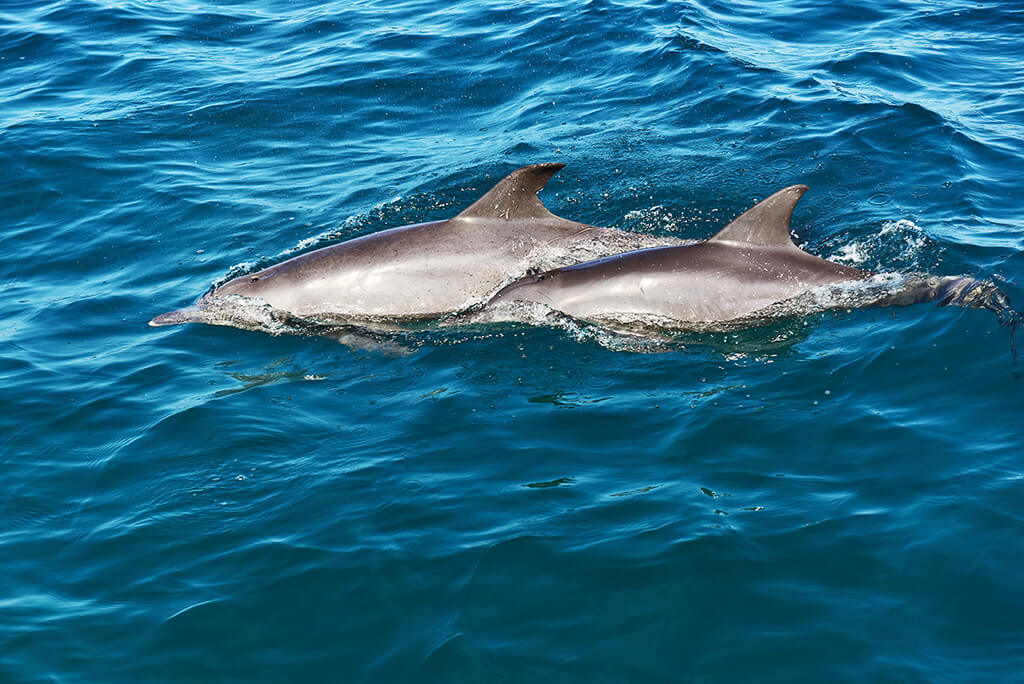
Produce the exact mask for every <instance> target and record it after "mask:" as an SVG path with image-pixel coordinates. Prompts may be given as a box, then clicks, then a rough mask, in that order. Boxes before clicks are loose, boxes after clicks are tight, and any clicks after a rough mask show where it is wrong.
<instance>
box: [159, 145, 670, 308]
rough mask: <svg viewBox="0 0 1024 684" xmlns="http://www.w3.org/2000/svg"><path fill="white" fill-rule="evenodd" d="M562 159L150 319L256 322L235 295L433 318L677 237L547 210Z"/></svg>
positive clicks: (267, 303)
mask: <svg viewBox="0 0 1024 684" xmlns="http://www.w3.org/2000/svg"><path fill="white" fill-rule="evenodd" d="M564 166H565V165H564V164H536V165H533V166H527V167H524V168H521V169H518V170H516V171H514V172H512V173H511V174H509V175H508V176H507V177H505V178H504V179H503V180H502V181H500V182H499V183H498V184H497V185H495V186H494V187H493V188H492V189H491V190H490V191H489V192H487V193H486V194H485V195H484V196H483V197H481V198H480V199H479V200H477V201H476V202H475V203H474V204H472V205H471V206H470V207H469V208H467V209H466V210H465V211H463V212H462V213H460V214H458V215H457V216H455V217H454V218H451V219H448V220H446V221H437V222H433V223H422V224H417V225H411V226H402V227H399V228H391V229H389V230H384V231H381V232H378V233H373V234H370V235H366V236H363V237H359V238H355V239H353V240H349V241H346V242H342V243H339V244H337V245H332V246H330V247H325V248H322V249H319V250H316V251H313V252H309V253H307V254H303V255H301V256H298V257H295V258H293V259H289V260H288V261H284V262H282V263H279V264H276V265H274V266H271V267H269V268H266V269H263V270H261V271H259V272H257V273H251V274H247V275H244V276H241V277H238V278H235V279H233V280H230V281H228V282H226V283H224V284H223V285H221V286H219V287H216V288H214V289H213V290H212V291H210V292H208V293H207V294H205V295H203V296H202V297H201V298H200V299H199V301H197V302H196V304H194V305H193V306H190V307H187V308H184V309H179V310H177V311H170V312H168V313H165V314H161V315H159V316H157V317H156V318H154V319H153V320H151V321H150V322H149V324H150V325H152V326H162V325H175V324H178V323H190V322H202V323H212V324H218V325H233V326H236V327H254V328H257V327H259V326H258V325H252V323H251V321H249V320H247V317H246V311H245V307H244V306H242V307H240V306H237V305H238V303H239V302H243V303H244V302H248V303H255V304H257V305H259V306H262V307H264V308H266V307H269V309H271V310H272V311H273V312H275V313H276V314H277V316H278V318H282V317H284V318H291V317H297V318H300V319H304V320H312V321H316V322H328V323H330V322H356V323H372V322H373V321H379V320H382V319H386V320H390V321H395V320H416V319H427V318H434V317H438V316H442V315H444V314H448V313H452V312H457V311H462V310H464V309H466V308H469V307H471V306H474V305H477V306H478V305H480V304H482V303H483V302H485V301H487V299H488V298H489V297H491V296H492V295H493V294H494V293H495V292H496V291H497V290H498V289H500V288H501V287H502V286H503V285H505V284H507V283H509V282H511V281H512V280H514V279H516V278H518V277H521V276H523V275H525V274H527V273H529V272H531V271H536V270H544V269H548V268H552V267H554V266H561V265H565V264H570V263H578V262H580V261H583V260H587V259H593V258H596V257H601V256H607V255H610V254H617V253H620V252H623V251H628V250H630V249H637V248H639V247H642V246H644V244H645V243H646V244H658V243H661V244H665V243H673V244H674V243H678V242H679V241H678V240H674V239H662V240H660V241H658V240H656V239H654V238H651V236H641V235H639V234H634V233H627V232H625V231H620V230H615V229H610V228H598V227H595V226H591V225H587V224H583V223H577V222H576V221H570V220H567V219H564V218H560V217H558V216H555V215H554V214H552V213H551V212H550V211H548V210H547V208H546V207H545V206H544V205H543V204H542V203H541V201H540V199H539V198H538V197H537V193H538V192H539V191H540V190H542V189H543V188H544V186H545V185H546V184H547V181H548V179H549V178H550V177H551V176H552V175H553V174H554V173H555V172H557V171H558V170H560V169H561V168H562V167H564ZM250 308H251V307H250Z"/></svg>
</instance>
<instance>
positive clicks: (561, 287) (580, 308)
mask: <svg viewBox="0 0 1024 684" xmlns="http://www.w3.org/2000/svg"><path fill="white" fill-rule="evenodd" d="M807 189H808V188H807V186H806V185H793V186H790V187H788V188H784V189H782V190H779V191H778V192H776V193H775V194H773V195H771V196H770V197H768V198H767V199H765V200H763V201H761V202H759V203H758V204H756V205H755V206H754V207H752V208H751V209H749V210H748V211H746V212H744V213H743V214H741V215H740V216H739V217H737V218H736V219H734V220H733V221H732V222H731V223H729V224H728V225H727V226H726V227H725V228H723V229H722V230H721V231H720V232H719V233H717V234H716V235H715V236H714V237H712V238H710V239H708V240H705V241H703V242H698V243H695V244H689V245H676V246H667V247H655V248H651V249H641V250H637V251H632V252H628V253H624V254H619V255H615V256H610V257H607V258H602V259H598V260H594V261H589V262H585V263H580V264H576V265H572V266H568V267H566V268H558V269H554V270H550V271H547V272H544V273H540V274H537V275H533V276H527V277H525V278H522V279H520V280H518V281H516V282H514V283H511V284H509V285H507V286H506V287H504V288H503V289H501V290H500V291H499V292H498V293H497V294H496V295H495V296H494V297H493V298H492V299H491V300H490V302H488V304H487V305H486V306H485V308H484V312H488V311H490V310H493V309H495V307H498V305H499V304H508V303H510V302H526V303H533V304H541V305H544V306H546V307H548V308H550V309H554V310H556V311H559V312H562V313H564V314H567V315H569V316H571V317H574V318H578V319H582V320H589V321H592V322H596V323H611V324H617V325H624V326H626V327H657V328H676V329H690V330H715V329H718V330H728V329H734V328H737V327H746V326H749V325H751V324H752V323H757V322H765V321H767V320H770V319H773V318H781V317H786V316H792V315H795V314H800V313H808V312H811V311H814V310H819V311H820V310H821V309H823V308H840V307H841V308H847V307H850V306H887V305H907V304H914V303H917V302H924V301H937V302H938V303H939V304H944V305H945V304H955V305H959V306H965V307H967V306H972V307H984V308H988V309H991V310H993V311H995V312H996V313H997V314H999V316H1000V322H1001V323H1003V324H1004V325H1013V326H1014V327H1015V326H1016V323H1017V321H1018V320H1019V314H1017V313H1016V312H1015V311H1014V310H1013V309H1012V308H1010V305H1009V301H1008V300H1007V298H1006V295H1005V294H1004V293H1002V292H1001V291H1000V290H999V289H998V288H996V287H995V286H994V285H993V284H991V283H983V282H980V281H976V280H973V279H971V278H962V277H955V276H950V277H938V276H907V277H899V278H895V279H894V278H891V277H885V276H884V275H883V274H875V273H872V272H870V271H862V270H859V269H856V268H851V267H849V266H844V265H842V264H837V263H833V262H831V261H826V260H825V259H821V258H819V257H816V256H814V255H813V254H809V253H807V252H805V251H803V250H801V249H800V248H799V247H797V246H796V244H794V242H793V239H792V238H791V237H790V220H791V218H792V215H793V209H794V207H795V206H796V203H797V201H798V200H799V199H800V197H802V196H803V194H804V193H805V192H807ZM890 275H892V274H890ZM1011 342H1012V340H1011Z"/></svg>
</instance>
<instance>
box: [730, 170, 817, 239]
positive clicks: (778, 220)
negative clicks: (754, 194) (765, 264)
mask: <svg viewBox="0 0 1024 684" xmlns="http://www.w3.org/2000/svg"><path fill="white" fill-rule="evenodd" d="M805 192H807V186H806V185H791V186H789V187H788V188H783V189H782V190H779V191H778V192H776V193H775V194H774V195H771V196H770V197H768V198H766V199H763V200H761V201H760V202H758V203H757V204H755V205H754V206H753V207H751V208H750V209H747V210H746V211H745V212H743V213H742V214H740V215H739V216H737V217H736V218H735V219H733V221H732V223H730V224H729V225H727V226H726V227H725V228H723V229H722V230H720V231H719V232H718V234H717V235H715V236H714V237H713V238H711V241H714V242H746V243H748V244H752V245H761V246H763V247H792V248H793V249H799V247H797V246H796V245H795V244H793V238H792V237H791V236H790V234H789V219H790V218H791V217H792V216H793V207H795V206H796V203H797V202H798V201H799V200H800V198H801V197H802V196H803V194H804V193H805Z"/></svg>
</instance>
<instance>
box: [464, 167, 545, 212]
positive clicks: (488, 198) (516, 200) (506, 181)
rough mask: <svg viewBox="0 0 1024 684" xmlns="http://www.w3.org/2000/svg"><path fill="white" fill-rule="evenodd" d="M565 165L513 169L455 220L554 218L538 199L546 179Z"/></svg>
mask: <svg viewBox="0 0 1024 684" xmlns="http://www.w3.org/2000/svg"><path fill="white" fill-rule="evenodd" d="M564 166H565V164H534V165H533V166H524V167H523V168H521V169H516V170H515V171H513V172H512V173H510V174H508V175H507V176H505V178H503V179H502V180H501V181H499V182H498V184H497V185H495V186H494V187H493V188H491V189H490V190H488V191H487V193H486V194H485V195H484V196H483V197H481V198H480V199H478V200H477V201H476V202H473V204H471V205H470V206H469V208H468V209H466V210H465V211H463V212H462V213H460V214H459V215H458V216H457V217H456V218H489V219H504V220H506V221H510V220H512V219H524V218H533V219H546V218H557V217H556V216H555V215H554V214H552V213H551V212H550V211H548V210H547V207H545V206H544V205H543V204H542V203H541V201H540V198H539V197H537V193H538V192H540V191H541V190H543V189H544V186H545V185H547V182H548V179H549V178H551V176H553V175H555V173H556V172H557V171H559V170H560V169H561V168H563V167H564Z"/></svg>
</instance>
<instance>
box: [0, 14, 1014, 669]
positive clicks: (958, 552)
mask: <svg viewBox="0 0 1024 684" xmlns="http://www.w3.org/2000/svg"><path fill="white" fill-rule="evenodd" d="M1022 41H1024V7H1022V6H1021V4H1020V3H1019V2H1015V1H1014V2H954V1H953V0H931V1H926V0H910V1H903V2H896V1H895V0H892V1H886V2H872V3H825V4H822V3H819V2H813V3H812V2H809V1H805V0H785V1H779V2H771V3H765V2H716V1H713V0H700V1H699V2H688V3H667V2H648V3H643V2H615V1H612V0H589V1H582V0H580V1H576V0H573V1H570V2H564V3H560V5H558V6H554V5H549V4H547V3H528V2H519V3H502V2H492V1H476V2H462V3H454V4H450V5H444V4H438V3H433V2H426V1H424V0H407V1H404V2H403V1H401V0H399V1H397V2H396V1H395V0H390V1H389V2H378V1H376V0H363V1H358V2H357V1H352V2H328V3H307V4H306V5H305V6H300V4H299V3H295V2H272V1H266V2H253V3H224V4H218V5H216V6H215V5H209V6H205V7H204V6H200V5H198V4H197V3H191V2H180V1H175V0H170V1H168V2H163V3H159V4H155V3H143V2H118V3H113V2H97V1H86V0H61V1H58V2H21V1H18V0H6V2H4V3H3V5H2V6H0V172H2V176H3V182H2V183H0V224H2V232H0V235H2V237H0V247H2V254H3V258H2V259H0V282H2V285H3V295H2V297H3V298H2V302H3V306H2V314H0V316H2V323H0V383H2V384H0V388H2V390H3V411H2V412H0V477H2V479H0V681H3V682H18V683H21V682H62V683H65V682H66V683H73V682H104V683H109V682H122V681H123V682H138V681H147V682H164V681H166V682H172V681H173V682H180V681H210V682H282V681H331V682H339V681H340V682H349V681H373V682H378V681H380V682H384V681H396V682H408V681H444V682H456V681H460V682H494V681H508V682H521V681H531V682H532V681H548V682H563V681H564V682H622V681H643V682H659V681H665V682H669V681H700V682H739V681H765V682H793V681H809V682H819V681H823V680H828V681H844V682H864V681H892V682H945V681H949V682H951V681H971V682H978V681H991V682H1008V681H1019V680H1020V679H1021V677H1022V675H1021V673H1022V672H1024V627H1022V624H1024V622H1022V618H1024V579H1022V575H1021V572H1020V568H1021V565H1022V562H1024V541H1022V539H1024V496H1022V494H1024V464H1022V450H1021V445H1022V441H1024V421H1022V418H1021V407H1022V399H1024V385H1022V378H1021V370H1020V367H1019V366H1014V365H1013V362H1012V358H1011V354H1010V351H1009V338H1008V333H1007V331H1006V330H1005V329H1002V328H1000V327H999V326H998V325H997V321H996V319H995V317H994V316H993V315H992V314H991V313H989V312H987V311H979V310H964V309H957V308H936V307H934V306H930V305H920V306H915V307H909V308H904V309H874V310H858V311H852V312H846V311H840V312H835V313H828V314H819V315H817V316H812V317H809V318H806V319H800V320H796V321H787V322H783V323H780V324H776V325H773V326H769V327H767V328H760V329H756V330H751V331H743V332H739V333H732V334H720V335H708V336H706V337H702V338H694V339H692V340H690V341H689V342H688V343H687V344H684V345H682V348H676V347H673V348H672V349H670V350H668V351H664V352H663V353H639V352H638V351H637V350H633V349H629V348H626V349H623V348H619V347H617V346H616V345H614V344H609V343H608V341H607V340H603V339H601V338H600V337H599V336H596V335H585V334H580V333H579V331H576V332H574V331H572V330H563V329H550V328H544V327H529V326H509V325H506V326H496V327H493V328H488V327H486V326H484V327H483V328H480V329H477V330H475V331H474V332H472V334H456V333H443V334H437V335H436V336H434V337H430V336H428V338H427V340H426V343H424V344H420V345H416V346H414V347H413V348H410V349H407V350H405V351H402V350H395V349H389V350H374V349H353V348H350V347H346V346H343V345H339V344H338V343H336V342H334V341H331V340H329V339H323V338H310V337H301V336H278V337H274V336H270V335H266V334H260V333H254V332H244V331H240V330H235V329H231V328H217V327H210V326H201V325H192V326H183V327H176V328H161V329H152V328H149V327H147V326H146V322H147V321H148V320H149V319H150V318H152V317H153V316H154V315H156V314H158V313H160V312H163V311H167V310H169V309H172V308H176V307H180V306H184V305H186V304H188V303H190V302H191V301H193V300H194V299H195V298H196V297H197V296H198V295H200V294H201V293H202V292H203V291H204V290H205V289H206V288H207V287H208V286H209V285H210V284H211V283H213V282H215V281H219V280H221V279H222V278H223V277H224V276H225V275H226V274H227V273H228V272H229V271H231V270H232V269H233V268H234V269H236V271H237V270H242V271H244V270H246V269H248V268H254V267H256V266H257V265H261V264H264V265H265V264H267V263H273V262H275V261H278V260H281V259H283V258H285V257H286V256H289V255H293V254H295V253H296V250H304V249H310V248H313V247H318V246H323V245H326V244H332V243H334V242H337V241H339V240H343V239H346V238H350V237H353V236H356V235H362V234H367V233H372V232H374V231H378V230H382V229H384V228H388V227H391V226H395V225H401V224H405V223H412V222H418V221H426V220H434V219H443V218H447V217H449V216H451V215H453V214H454V213H456V212H457V211H459V210H460V209H461V208H464V207H465V206H467V205H468V204H469V203H470V202H472V201H473V200H474V199H476V198H477V197H478V196H479V195H480V194H481V193H482V192H483V191H484V190H486V189H487V188H488V187H490V185H491V184H492V183H493V182H494V181H495V180H496V179H497V178H498V177H500V176H501V175H503V174H504V173H506V172H508V171H510V170H511V169H513V168H515V167H517V166H521V165H525V164H529V163H537V162H550V161H561V162H565V163H566V164H567V167H566V168H565V169H564V170H563V171H562V172H560V173H559V174H558V175H557V176H556V177H555V178H554V179H553V180H552V181H551V183H550V184H549V186H548V189H547V190H546V191H545V193H544V200H545V202H546V204H547V205H548V206H549V207H550V208H551V209H552V210H553V211H555V212H556V213H558V214H560V215H564V216H567V217H570V218H573V219H575V220H579V221H584V222H588V223H593V224H598V225H609V226H615V227H618V228H623V229H627V230H634V231H642V232H647V233H652V234H658V235H674V236H679V237H685V238H704V237H707V236H709V235H711V234H712V233H713V232H715V231H716V230H717V229H718V228H720V227H721V226H722V225H724V223H725V222H726V221H727V220H728V219H729V218H731V217H733V216H735V215H736V214H737V213H739V212H740V211H742V210H743V209H745V208H747V207H749V206H750V205H751V204H752V203H753V201H754V200H755V199H757V198H763V197H765V196H767V194H768V193H770V192H772V191H774V190H776V189H778V188H780V187H783V186H784V185H789V184H792V183H797V182H802V183H807V184H808V185H810V186H811V191H810V192H809V193H808V194H807V195H806V196H805V198H804V199H803V201H802V202H801V204H800V206H799V207H798V209H797V212H796V215H795V217H794V229H795V231H796V233H797V234H798V236H799V240H798V241H799V243H800V244H801V246H802V247H803V248H805V249H807V250H809V251H811V252H813V253H816V254H818V255H821V256H825V257H828V258H832V259H836V260H840V261H843V262H844V263H847V264H851V265H855V266H858V267H861V268H885V269H887V270H893V271H897V272H911V271H927V272H931V273H937V274H941V275H961V274H964V275H970V276H974V277H978V278H983V279H992V280H995V281H996V282H997V283H999V284H1000V286H1001V287H1002V288H1003V289H1004V290H1005V291H1006V292H1007V294H1008V295H1009V296H1010V297H1011V299H1013V300H1014V301H1015V303H1016V304H1017V306H1018V308H1021V307H1024V288H1022V286H1021V283H1022V282H1024V221H1022V219H1021V213H1022V212H1021V197H1022V195H1021V190H1020V188H1021V170H1022V169H1024V47H1022V45H1024V42H1022ZM644 351H645V352H649V351H651V350H650V349H645V350H644Z"/></svg>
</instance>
